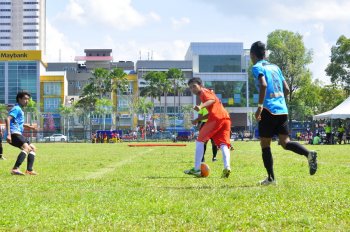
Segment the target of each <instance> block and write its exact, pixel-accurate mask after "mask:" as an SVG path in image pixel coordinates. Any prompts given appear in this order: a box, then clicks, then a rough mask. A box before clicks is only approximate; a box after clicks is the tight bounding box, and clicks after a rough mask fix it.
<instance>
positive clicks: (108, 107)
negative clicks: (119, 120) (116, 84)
mask: <svg viewBox="0 0 350 232" xmlns="http://www.w3.org/2000/svg"><path fill="white" fill-rule="evenodd" d="M112 112H113V102H112V101H111V100H109V99H106V98H102V99H97V101H96V113H97V114H99V115H102V120H103V130H105V129H106V115H107V114H111V113H112Z"/></svg>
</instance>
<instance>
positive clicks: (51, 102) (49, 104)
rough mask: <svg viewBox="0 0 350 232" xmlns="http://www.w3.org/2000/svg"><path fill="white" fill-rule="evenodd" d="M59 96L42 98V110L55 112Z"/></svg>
mask: <svg viewBox="0 0 350 232" xmlns="http://www.w3.org/2000/svg"><path fill="white" fill-rule="evenodd" d="M60 105H61V98H44V112H57V111H58V108H59V107H60Z"/></svg>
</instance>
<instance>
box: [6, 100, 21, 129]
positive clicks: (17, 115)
mask: <svg viewBox="0 0 350 232" xmlns="http://www.w3.org/2000/svg"><path fill="white" fill-rule="evenodd" d="M9 116H12V120H11V121H10V131H11V134H22V133H23V130H24V128H23V125H24V112H23V110H22V108H21V107H20V106H19V105H18V104H16V105H15V106H14V107H12V109H11V110H10V112H9Z"/></svg>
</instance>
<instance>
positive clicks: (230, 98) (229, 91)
mask: <svg viewBox="0 0 350 232" xmlns="http://www.w3.org/2000/svg"><path fill="white" fill-rule="evenodd" d="M204 86H205V87H206V88H210V89H214V91H215V94H216V96H217V97H218V98H219V99H220V101H221V102H222V104H223V105H224V106H225V107H245V106H246V104H247V96H246V93H247V89H246V82H245V81H206V82H204Z"/></svg>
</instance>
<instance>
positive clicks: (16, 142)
mask: <svg viewBox="0 0 350 232" xmlns="http://www.w3.org/2000/svg"><path fill="white" fill-rule="evenodd" d="M25 143H27V144H28V145H29V144H30V142H29V141H28V139H27V138H26V137H24V136H23V135H20V134H11V143H10V144H11V145H12V146H14V147H18V148H19V149H22V146H23V144H25Z"/></svg>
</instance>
